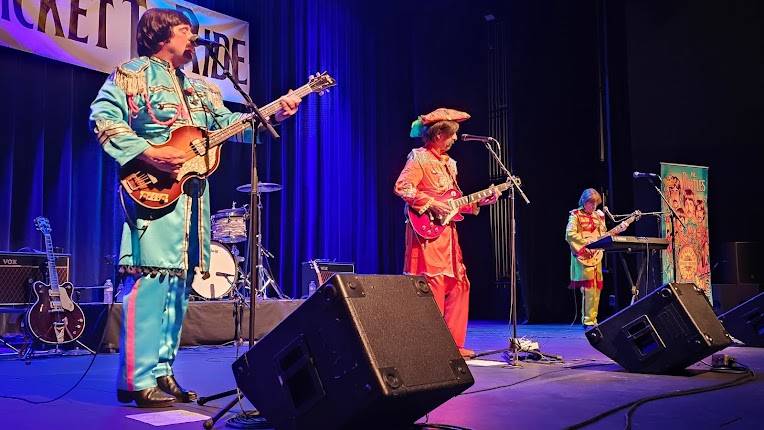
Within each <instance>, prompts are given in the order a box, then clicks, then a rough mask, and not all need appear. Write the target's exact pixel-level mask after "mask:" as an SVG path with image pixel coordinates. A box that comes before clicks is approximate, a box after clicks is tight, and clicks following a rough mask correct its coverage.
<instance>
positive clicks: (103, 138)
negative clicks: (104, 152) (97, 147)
mask: <svg viewBox="0 0 764 430" xmlns="http://www.w3.org/2000/svg"><path fill="white" fill-rule="evenodd" d="M93 131H94V132H95V134H96V136H98V141H99V142H100V143H101V145H104V144H106V142H108V141H109V140H111V139H112V138H114V137H117V136H121V135H125V134H130V135H134V134H135V131H133V129H132V128H130V127H129V126H128V125H127V124H125V123H121V122H118V121H112V120H108V119H97V120H96V127H95V130H93Z"/></svg>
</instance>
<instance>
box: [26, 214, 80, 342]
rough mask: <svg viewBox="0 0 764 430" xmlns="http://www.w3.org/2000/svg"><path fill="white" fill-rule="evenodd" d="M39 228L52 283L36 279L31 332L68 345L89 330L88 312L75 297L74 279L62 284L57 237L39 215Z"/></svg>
mask: <svg viewBox="0 0 764 430" xmlns="http://www.w3.org/2000/svg"><path fill="white" fill-rule="evenodd" d="M34 224H35V227H37V230H40V233H42V235H43V237H45V253H46V255H47V260H48V279H49V280H50V284H45V283H43V282H39V281H38V282H35V283H34V284H33V285H32V290H33V291H34V293H35V296H37V299H36V300H35V303H34V304H33V305H32V307H31V308H29V311H27V315H26V322H27V327H28V328H29V331H30V332H31V333H32V335H33V336H34V337H35V338H36V339H37V340H39V341H41V342H44V343H50V344H64V343H69V342H74V341H76V340H77V339H78V338H79V337H80V336H82V333H83V332H84V331H85V314H84V313H83V312H82V308H80V306H79V305H78V304H77V303H74V301H73V300H72V293H73V291H74V287H72V284H71V283H70V282H64V283H63V284H61V285H59V284H58V272H57V271H56V259H55V257H54V255H53V240H52V239H51V237H50V232H51V228H50V222H49V221H48V219H47V218H44V217H37V218H35V220H34Z"/></svg>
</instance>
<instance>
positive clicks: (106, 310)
mask: <svg viewBox="0 0 764 430" xmlns="http://www.w3.org/2000/svg"><path fill="white" fill-rule="evenodd" d="M111 306H112V305H108V306H106V308H105V309H104V310H102V311H101V315H99V316H98V321H97V322H96V327H100V326H101V321H103V317H104V315H108V314H109V311H111ZM104 339H106V326H104V329H103V333H101V340H100V341H99V342H98V348H96V350H95V354H93V358H92V359H91V360H90V364H88V367H87V369H85V372H84V373H83V374H82V376H80V379H78V380H77V382H75V383H74V385H72V387H71V388H69V389H68V390H66V391H64V392H63V394H61V395H59V396H56V397H54V398H52V399H49V400H39V401H38V400H29V399H27V398H24V397H17V396H4V395H0V399H12V400H21V401H22V402H27V403H31V404H33V405H42V404H45V403H52V402H55V401H56V400H60V399H62V398H63V397H64V396H66V395H67V394H69V393H71V392H72V391H74V389H75V388H77V387H78V386H79V385H80V383H81V382H82V380H83V379H85V376H87V374H88V372H89V371H90V368H91V367H93V363H95V359H96V357H98V352H99V351H101V347H102V346H103V341H104ZM30 347H31V346H30Z"/></svg>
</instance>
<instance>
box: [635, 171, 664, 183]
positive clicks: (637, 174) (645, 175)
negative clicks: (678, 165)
mask: <svg viewBox="0 0 764 430" xmlns="http://www.w3.org/2000/svg"><path fill="white" fill-rule="evenodd" d="M632 176H634V179H639V178H649V179H657V180H659V181H660V180H661V177H660V176H658V175H656V174H655V173H642V172H634V174H633V175H632Z"/></svg>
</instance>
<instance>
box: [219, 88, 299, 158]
mask: <svg viewBox="0 0 764 430" xmlns="http://www.w3.org/2000/svg"><path fill="white" fill-rule="evenodd" d="M311 92H313V88H312V87H311V86H310V83H307V84H305V85H303V86H301V87H300V88H298V89H296V90H295V91H294V94H295V95H297V96H298V97H305V96H306V95H308V94H310V93H311ZM280 109H281V102H279V100H274V101H272V102H270V103H268V104H267V105H265V106H263V107H261V108H260V113H262V114H263V117H265V118H266V119H267V118H268V117H269V116H271V115H273V114H275V113H276V112H278V111H279V110H280ZM253 116H254V114H253V113H246V114H244V115H242V116H241V118H240V119H239V120H238V121H236V122H234V123H233V124H231V125H229V126H228V127H225V128H222V129H220V130H216V131H213V132H212V133H210V145H209V146H210V147H211V148H212V147H215V146H218V145H221V144H222V143H223V142H225V141H226V140H228V139H229V138H230V137H232V136H235V135H237V134H239V133H241V132H243V131H244V130H246V129H248V128H250V126H251V125H252V122H251V120H252V117H253Z"/></svg>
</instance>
